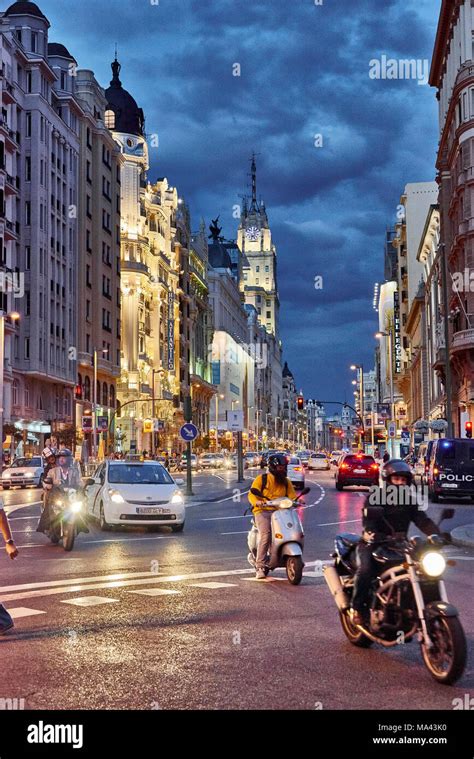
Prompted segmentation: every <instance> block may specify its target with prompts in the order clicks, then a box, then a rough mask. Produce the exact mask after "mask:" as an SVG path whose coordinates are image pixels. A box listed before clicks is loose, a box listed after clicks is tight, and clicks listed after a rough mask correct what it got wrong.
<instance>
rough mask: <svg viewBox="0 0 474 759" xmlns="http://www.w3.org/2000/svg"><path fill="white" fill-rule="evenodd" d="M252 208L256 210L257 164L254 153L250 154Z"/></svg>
mask: <svg viewBox="0 0 474 759" xmlns="http://www.w3.org/2000/svg"><path fill="white" fill-rule="evenodd" d="M251 170H252V208H253V209H254V210H256V209H257V164H256V161H255V153H252V167H251Z"/></svg>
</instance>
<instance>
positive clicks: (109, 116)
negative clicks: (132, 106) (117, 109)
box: [105, 110, 115, 129]
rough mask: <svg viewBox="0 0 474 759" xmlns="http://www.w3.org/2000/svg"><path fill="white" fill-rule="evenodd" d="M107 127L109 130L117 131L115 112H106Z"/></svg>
mask: <svg viewBox="0 0 474 759" xmlns="http://www.w3.org/2000/svg"><path fill="white" fill-rule="evenodd" d="M105 126H106V127H107V129H115V113H114V112H113V111H110V110H109V111H106V112H105Z"/></svg>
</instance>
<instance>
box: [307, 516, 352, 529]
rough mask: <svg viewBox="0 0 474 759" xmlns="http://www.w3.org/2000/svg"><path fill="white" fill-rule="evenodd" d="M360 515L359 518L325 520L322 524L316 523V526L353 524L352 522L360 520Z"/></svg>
mask: <svg viewBox="0 0 474 759" xmlns="http://www.w3.org/2000/svg"><path fill="white" fill-rule="evenodd" d="M361 521H362V517H361V518H360V519H342V520H340V521H339V522H325V523H324V524H317V525H316V527H333V526H334V525H337V524H353V523H354V522H361Z"/></svg>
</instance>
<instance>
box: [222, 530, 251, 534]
mask: <svg viewBox="0 0 474 759" xmlns="http://www.w3.org/2000/svg"><path fill="white" fill-rule="evenodd" d="M247 533H248V530H241V531H239V532H221V535H247Z"/></svg>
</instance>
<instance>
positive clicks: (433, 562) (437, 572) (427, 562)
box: [421, 551, 446, 577]
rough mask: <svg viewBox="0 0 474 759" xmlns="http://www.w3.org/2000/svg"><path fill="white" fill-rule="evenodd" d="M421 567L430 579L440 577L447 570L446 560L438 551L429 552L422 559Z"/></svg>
mask: <svg viewBox="0 0 474 759" xmlns="http://www.w3.org/2000/svg"><path fill="white" fill-rule="evenodd" d="M421 567H422V569H423V572H424V573H425V574H427V575H428V576H429V577H440V576H441V575H442V574H443V572H444V570H445V569H446V559H445V558H444V556H443V555H442V554H441V553H439V552H438V551H428V552H427V553H425V555H424V556H423V558H422V559H421Z"/></svg>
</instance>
